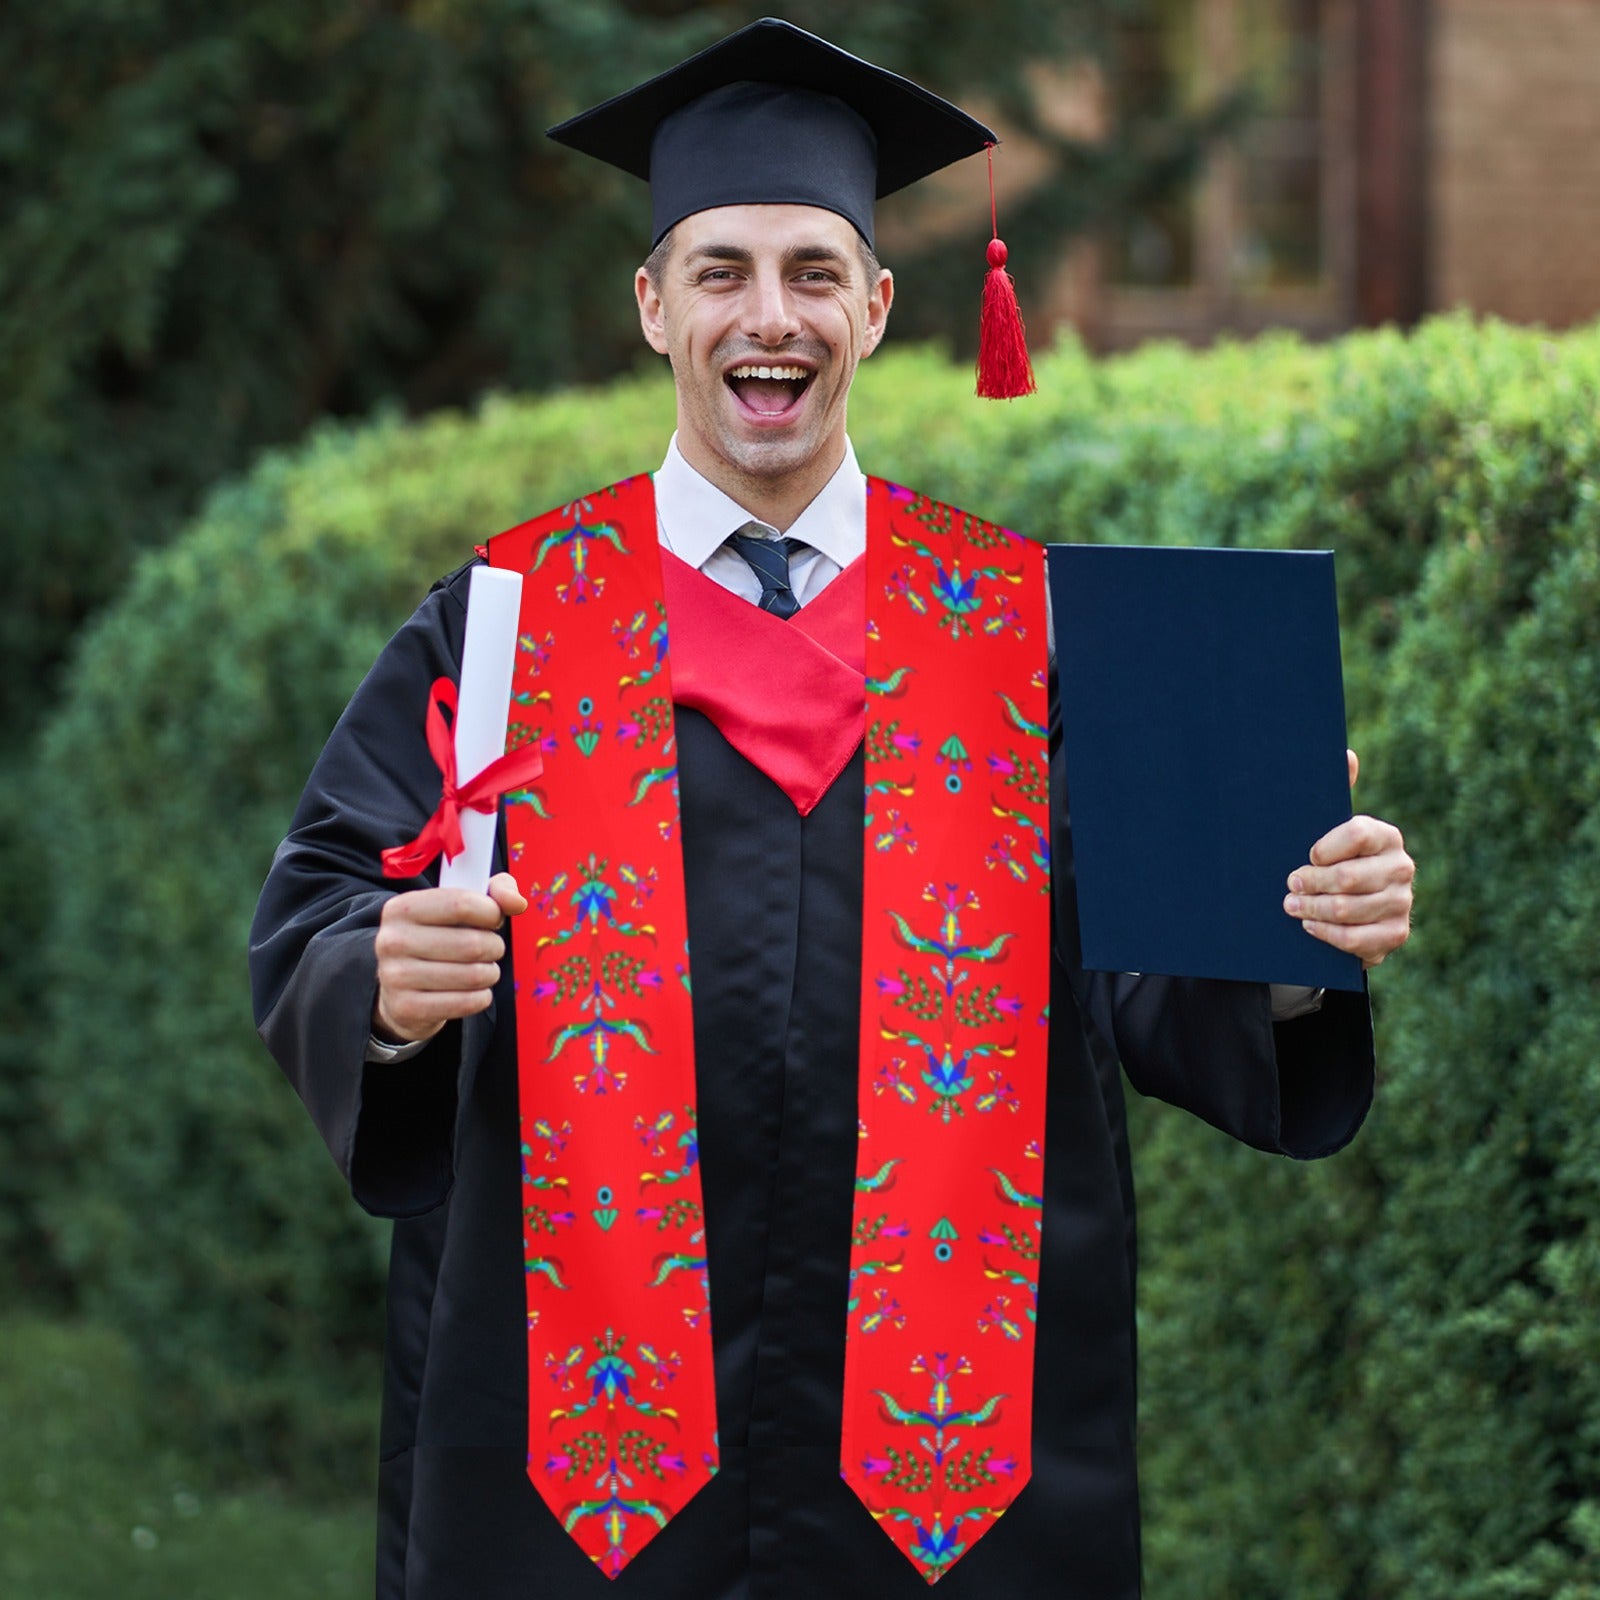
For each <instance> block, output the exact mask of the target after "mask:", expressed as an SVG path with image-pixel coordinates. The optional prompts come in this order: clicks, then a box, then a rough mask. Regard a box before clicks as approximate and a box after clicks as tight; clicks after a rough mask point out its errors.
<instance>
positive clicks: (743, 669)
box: [661, 550, 867, 816]
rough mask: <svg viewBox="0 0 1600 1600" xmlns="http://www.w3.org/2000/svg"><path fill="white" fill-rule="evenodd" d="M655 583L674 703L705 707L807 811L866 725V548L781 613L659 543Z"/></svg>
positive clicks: (837, 771) (728, 736)
mask: <svg viewBox="0 0 1600 1600" xmlns="http://www.w3.org/2000/svg"><path fill="white" fill-rule="evenodd" d="M661 586H662V591H663V594H664V597H665V599H666V603H667V617H668V626H669V630H670V638H671V643H672V698H673V701H674V703H675V704H677V705H680V706H692V707H693V708H694V709H695V710H696V711H703V712H704V713H705V714H706V716H708V717H709V718H710V719H711V720H712V722H714V723H715V724H716V726H717V730H718V731H719V732H720V733H721V734H722V736H723V738H724V739H726V740H727V741H728V743H729V744H731V745H732V746H733V747H734V749H735V750H737V751H738V752H739V754H740V755H742V756H743V757H744V758H745V759H746V760H747V761H749V762H751V763H752V764H753V765H755V766H757V767H759V768H760V769H761V770H762V771H763V772H764V773H766V775H767V776H768V777H769V778H771V779H772V781H773V782H774V783H775V784H777V785H778V787H779V788H780V789H782V790H783V791H784V793H785V794H787V795H788V796H789V798H790V799H791V800H793V801H794V804H795V809H796V810H797V811H799V813H800V815H801V816H806V815H808V814H809V813H810V812H811V810H812V808H813V807H814V806H815V805H816V804H817V802H818V801H819V800H821V798H822V797H823V795H825V794H826V793H827V792H828V789H829V787H830V785H831V784H832V783H833V780H834V779H835V778H837V777H838V776H839V774H840V773H841V772H842V771H843V770H844V767H845V764H846V763H847V762H848V761H849V759H850V757H851V755H852V754H854V752H855V748H856V746H857V745H858V744H860V743H861V737H862V734H863V733H864V732H865V731H866V725H867V711H866V687H865V666H866V647H865V641H864V639H863V633H864V630H865V626H866V609H867V564H866V556H865V555H864V554H863V555H861V556H858V557H857V558H856V559H855V560H854V561H852V562H851V563H850V565H849V566H848V567H846V568H845V569H844V571H843V572H841V573H840V574H839V576H838V577H837V578H835V579H834V580H833V582H832V583H830V584H829V585H828V586H827V588H825V589H824V590H823V591H822V593H821V594H819V595H817V596H816V597H815V599H812V600H810V601H808V602H807V603H806V604H805V605H804V606H802V607H801V608H800V610H799V611H797V612H796V613H795V614H794V616H793V617H791V618H790V619H789V620H788V621H784V620H783V619H782V618H781V617H775V616H773V615H772V613H771V612H770V611H762V610H761V609H760V608H759V607H757V606H753V605H751V604H750V602H749V601H748V600H746V599H744V598H743V597H742V596H740V595H736V594H733V593H731V592H730V591H729V590H727V589H724V588H723V587H722V585H721V584H719V583H717V582H716V581H715V580H714V579H711V578H708V577H706V575H705V574H704V573H703V572H701V571H699V570H698V569H697V568H695V567H691V566H690V565H689V564H688V563H687V562H686V561H683V560H680V559H679V558H678V557H677V556H675V555H672V554H671V553H669V552H668V551H666V550H663V551H662V552H661Z"/></svg>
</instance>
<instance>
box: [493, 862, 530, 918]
mask: <svg viewBox="0 0 1600 1600" xmlns="http://www.w3.org/2000/svg"><path fill="white" fill-rule="evenodd" d="M489 898H490V899H491V900H493V901H494V903H495V904H496V905H497V906H499V907H500V909H501V911H502V912H504V913H505V915H506V916H508V917H515V916H518V915H520V914H521V913H522V912H524V911H526V910H527V909H528V901H527V897H526V896H525V895H524V894H523V892H522V891H521V890H520V889H519V888H518V887H517V880H516V879H515V878H513V877H512V876H511V874H510V873H509V872H497V873H495V875H494V876H493V877H492V878H491V879H490V880H489Z"/></svg>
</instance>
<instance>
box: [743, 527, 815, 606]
mask: <svg viewBox="0 0 1600 1600" xmlns="http://www.w3.org/2000/svg"><path fill="white" fill-rule="evenodd" d="M745 526H746V527H751V528H754V527H760V526H761V524H760V523H754V522H752V523H746V524H745ZM728 543H729V544H731V545H732V546H733V548H734V549H735V550H737V551H738V552H739V554H740V555H741V556H743V557H744V559H745V561H746V562H747V563H748V565H749V567H750V570H751V571H752V572H753V573H755V575H756V576H757V577H758V578H759V579H760V580H761V599H760V601H759V602H758V604H759V605H760V607H761V609H762V610H763V611H770V612H771V613H772V614H773V616H775V617H783V618H785V619H787V618H789V617H792V616H793V615H794V614H795V612H797V611H798V610H799V609H800V602H799V601H798V600H796V599H795V597H794V590H793V589H791V588H790V587H789V558H790V556H792V555H793V554H794V553H795V551H797V550H804V549H805V548H806V542H805V540H804V539H763V538H761V537H760V536H759V535H757V534H753V533H744V532H740V533H730V534H729V535H728Z"/></svg>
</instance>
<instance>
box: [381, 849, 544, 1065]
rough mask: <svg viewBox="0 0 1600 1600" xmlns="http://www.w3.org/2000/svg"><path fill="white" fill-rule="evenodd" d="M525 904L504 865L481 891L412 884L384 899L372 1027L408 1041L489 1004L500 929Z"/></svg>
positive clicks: (500, 955)
mask: <svg viewBox="0 0 1600 1600" xmlns="http://www.w3.org/2000/svg"><path fill="white" fill-rule="evenodd" d="M527 909H528V902H527V901H526V900H525V899H523V897H522V893H521V891H520V890H519V889H518V888H517V885H516V880H515V879H513V878H512V876H511V874H510V873H509V872H501V873H497V874H496V875H495V876H494V877H492V878H491V879H490V880H489V892H488V893H487V894H473V893H472V892H471V890H469V889H414V890H411V891H410V892H409V893H406V894H397V895H395V896H394V898H393V899H391V900H389V901H387V902H386V903H385V905H384V908H383V915H382V918H381V919H380V921H379V923H378V935H377V950H378V997H377V999H376V1000H375V1001H374V1002H373V1006H372V1026H373V1031H374V1032H375V1033H376V1034H377V1035H378V1036H379V1037H380V1038H382V1039H387V1040H390V1041H392V1042H394V1043H401V1042H404V1043H411V1042H413V1041H416V1040H422V1039H431V1038H432V1037H433V1036H434V1034H436V1033H437V1032H438V1031H439V1030H440V1029H441V1028H442V1027H443V1026H444V1025H445V1023H447V1022H452V1021H454V1020H455V1019H456V1018H457V1017H470V1016H472V1015H474V1014H475V1013H476V1012H479V1011H485V1010H487V1009H488V1007H489V1002H490V1000H491V999H492V998H493V996H494V986H495V984H496V983H498V982H499V981H500V962H501V961H502V960H503V959H504V957H505V953H506V944H505V940H504V939H503V938H502V937H501V935H500V931H499V930H500V928H501V927H502V926H503V924H504V922H505V919H506V918H507V917H508V916H509V917H514V916H516V915H517V914H518V913H519V912H523V911H526V910H527Z"/></svg>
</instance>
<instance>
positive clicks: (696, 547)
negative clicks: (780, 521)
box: [655, 434, 867, 567]
mask: <svg viewBox="0 0 1600 1600" xmlns="http://www.w3.org/2000/svg"><path fill="white" fill-rule="evenodd" d="M655 484H656V522H657V524H658V526H659V528H660V532H661V542H662V544H664V545H665V546H666V547H667V549H669V550H670V551H671V552H672V553H673V554H674V555H675V556H677V557H678V558H679V559H680V560H682V561H687V562H688V563H689V565H690V566H691V567H703V566H704V565H705V564H706V562H707V561H709V560H710V559H711V557H712V556H713V555H714V554H715V553H716V551H717V550H718V548H719V547H720V546H721V545H722V544H723V542H724V541H725V540H726V539H727V537H728V535H729V534H730V533H737V532H738V531H739V529H740V528H742V527H743V526H744V525H745V524H746V523H747V522H759V521H760V520H761V519H760V518H759V517H756V516H755V515H754V514H753V513H752V512H749V511H747V510H746V509H745V508H744V507H743V506H741V505H740V504H739V503H738V502H737V501H736V500H734V499H732V498H731V497H730V496H728V495H726V494H724V493H723V492H722V490H720V489H719V488H718V487H717V486H716V485H715V484H714V483H712V482H711V481H710V480H709V479H707V478H704V477H702V476H701V475H700V474H699V473H698V472H696V471H695V469H694V468H693V467H691V466H690V465H689V463H688V462H687V461H685V460H684V458H683V454H682V452H681V451H680V450H679V449H678V436H677V434H673V436H672V442H671V443H670V444H669V445H668V446H667V456H666V460H665V461H663V462H662V463H661V470H660V471H659V472H658V473H656V475H655ZM784 531H785V533H786V534H787V535H788V536H789V537H790V538H793V539H801V540H803V541H804V542H805V543H806V544H808V545H810V546H811V548H812V549H813V550H817V551H819V552H820V553H821V554H823V555H825V556H827V557H828V559H829V560H830V561H833V562H835V563H836V564H837V565H838V566H840V567H847V566H849V565H850V563H851V562H852V561H854V560H855V558H856V557H857V556H858V555H860V554H861V552H862V551H863V550H865V549H866V547H867V480H866V478H865V477H864V476H863V475H862V472H861V468H860V467H859V466H858V465H857V464H856V453H855V450H854V448H853V447H852V445H851V443H850V441H849V440H848V439H846V440H845V443H844V460H843V461H841V462H840V463H839V469H838V471H837V472H835V473H834V475H833V476H832V477H831V478H829V479H828V481H827V483H825V484H824V485H823V486H822V488H821V489H820V490H819V491H818V493H817V497H816V498H815V499H814V500H813V501H812V502H811V504H810V505H808V506H807V507H806V508H805V510H804V511H802V512H801V513H800V515H799V516H798V517H797V518H796V519H795V522H794V525H793V526H792V527H790V528H787V529H785V530H784Z"/></svg>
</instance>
